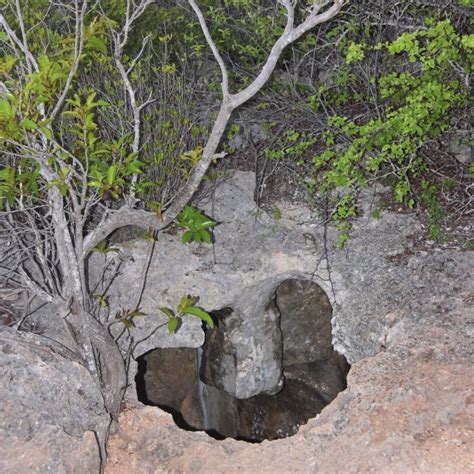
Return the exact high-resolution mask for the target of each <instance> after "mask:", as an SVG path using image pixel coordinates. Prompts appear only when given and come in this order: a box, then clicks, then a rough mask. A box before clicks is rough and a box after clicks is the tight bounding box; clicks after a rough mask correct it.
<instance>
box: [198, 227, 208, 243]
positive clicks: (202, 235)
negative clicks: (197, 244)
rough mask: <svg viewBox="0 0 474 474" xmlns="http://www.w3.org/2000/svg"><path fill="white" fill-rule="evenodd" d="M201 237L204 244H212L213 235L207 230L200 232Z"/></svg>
mask: <svg viewBox="0 0 474 474" xmlns="http://www.w3.org/2000/svg"><path fill="white" fill-rule="evenodd" d="M199 235H200V236H201V239H202V241H203V242H204V243H206V244H210V243H211V234H209V232H208V231H207V230H200V231H199Z"/></svg>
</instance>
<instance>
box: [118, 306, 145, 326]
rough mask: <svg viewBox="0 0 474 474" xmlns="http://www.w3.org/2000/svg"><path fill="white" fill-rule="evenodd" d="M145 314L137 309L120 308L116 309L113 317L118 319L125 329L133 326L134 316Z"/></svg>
mask: <svg viewBox="0 0 474 474" xmlns="http://www.w3.org/2000/svg"><path fill="white" fill-rule="evenodd" d="M142 316H146V314H145V313H144V312H142V311H141V310H140V308H138V309H134V310H125V309H124V310H122V311H118V312H117V314H116V315H115V319H116V320H118V321H120V322H121V323H122V324H123V325H124V326H125V327H126V328H127V329H131V328H134V327H135V322H134V318H138V317H142Z"/></svg>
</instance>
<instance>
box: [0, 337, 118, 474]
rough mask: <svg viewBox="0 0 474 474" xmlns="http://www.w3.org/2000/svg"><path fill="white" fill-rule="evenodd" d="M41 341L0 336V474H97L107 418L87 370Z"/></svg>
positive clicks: (57, 349) (40, 338)
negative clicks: (74, 473) (34, 473)
mask: <svg viewBox="0 0 474 474" xmlns="http://www.w3.org/2000/svg"><path fill="white" fill-rule="evenodd" d="M55 347H56V348H55V349H54V350H53V349H51V348H49V347H48V346H47V345H45V341H44V340H43V338H42V337H41V336H37V335H34V334H31V333H29V334H27V333H15V331H13V330H11V329H8V328H3V329H2V330H1V331H0V360H1V363H0V380H1V381H2V383H1V385H0V471H1V472H18V473H22V472H47V471H49V472H77V473H79V472H98V470H99V467H100V459H101V457H100V450H99V445H98V442H97V438H98V439H102V440H104V439H105V430H106V429H107V427H108V424H109V416H108V415H107V414H106V413H105V410H104V407H103V400H102V397H101V394H100V392H99V390H98V388H97V386H96V385H95V384H94V381H93V380H92V378H91V377H90V375H89V373H88V372H87V370H86V369H85V368H84V367H82V366H81V365H80V364H79V363H78V362H74V361H72V360H71V359H70V358H68V357H66V354H67V353H68V351H67V349H64V353H62V352H61V351H62V349H61V346H59V345H57V346H55Z"/></svg>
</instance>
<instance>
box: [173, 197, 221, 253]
mask: <svg viewBox="0 0 474 474" xmlns="http://www.w3.org/2000/svg"><path fill="white" fill-rule="evenodd" d="M176 225H177V226H178V227H181V228H183V229H187V230H186V232H184V234H183V236H182V237H181V241H182V242H183V243H184V244H187V243H189V242H204V243H206V244H210V243H211V234H210V233H209V231H208V229H210V228H211V227H214V226H215V225H217V222H215V221H213V220H212V219H210V218H209V217H207V216H205V215H204V214H203V213H202V212H201V211H199V210H198V209H196V208H195V207H193V206H186V207H185V208H184V209H183V210H182V211H181V212H180V214H179V215H178V217H177V218H176Z"/></svg>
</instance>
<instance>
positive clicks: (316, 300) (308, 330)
mask: <svg viewBox="0 0 474 474" xmlns="http://www.w3.org/2000/svg"><path fill="white" fill-rule="evenodd" d="M276 305H277V307H278V310H279V312H280V315H281V316H280V328H281V332H282V336H283V364H284V365H285V366H288V365H291V364H301V363H305V362H313V361H317V360H326V359H328V358H329V357H330V356H331V353H332V334H331V330H332V327H331V316H332V308H331V303H330V302H329V298H328V297H327V295H326V293H324V291H323V290H322V289H321V287H320V286H319V285H317V284H316V283H314V282H312V281H310V280H295V279H292V280H286V281H284V282H283V283H282V284H281V285H280V286H279V287H278V289H277V290H276ZM302 348H304V350H302Z"/></svg>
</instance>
